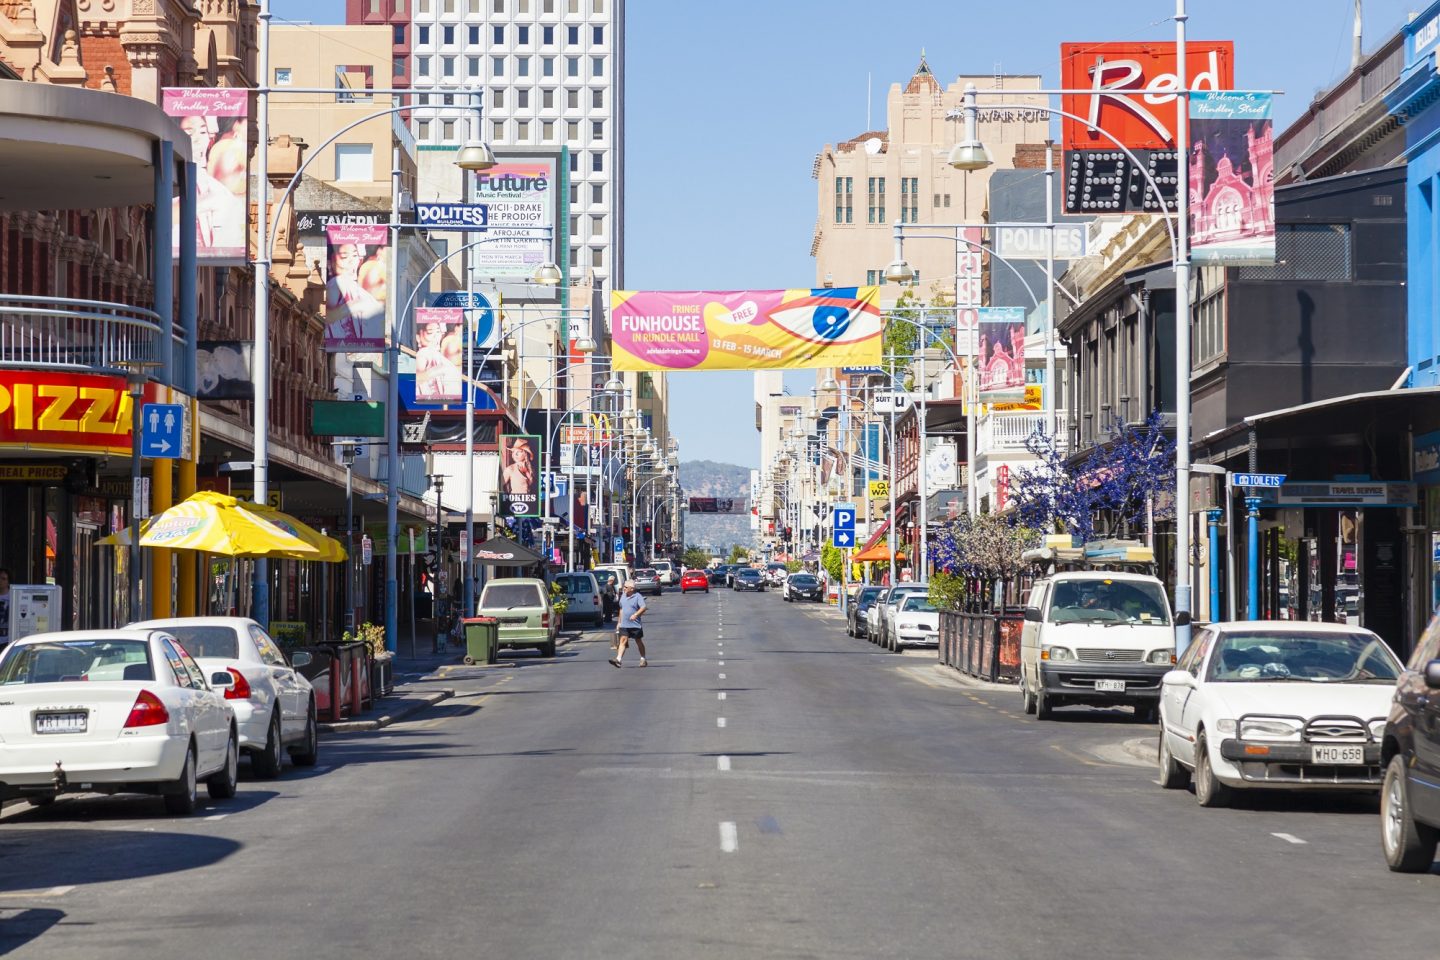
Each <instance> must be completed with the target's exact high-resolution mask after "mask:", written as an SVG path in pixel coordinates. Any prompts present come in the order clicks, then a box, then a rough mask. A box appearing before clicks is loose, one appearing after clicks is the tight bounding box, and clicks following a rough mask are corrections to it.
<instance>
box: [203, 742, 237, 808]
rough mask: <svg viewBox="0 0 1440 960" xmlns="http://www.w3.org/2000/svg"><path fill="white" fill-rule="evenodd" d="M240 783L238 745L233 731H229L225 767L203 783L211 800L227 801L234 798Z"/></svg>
mask: <svg viewBox="0 0 1440 960" xmlns="http://www.w3.org/2000/svg"><path fill="white" fill-rule="evenodd" d="M239 782H240V744H239V742H238V739H237V738H236V736H235V731H234V730H233V729H232V730H231V731H230V740H229V742H227V743H226V744H225V766H223V767H221V768H220V771H219V772H218V773H213V774H211V775H210V779H208V780H206V781H205V790H206V792H207V793H209V794H210V799H212V800H229V799H230V798H231V797H233V796H235V787H236V785H238V784H239Z"/></svg>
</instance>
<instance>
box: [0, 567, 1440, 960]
mask: <svg viewBox="0 0 1440 960" xmlns="http://www.w3.org/2000/svg"><path fill="white" fill-rule="evenodd" d="M646 620H647V628H648V633H649V635H650V643H649V646H650V650H649V652H650V655H651V661H650V666H649V667H647V668H645V669H640V668H639V667H638V665H637V658H636V657H635V655H634V653H633V652H632V653H631V654H630V658H629V660H628V662H627V663H626V664H625V666H624V667H623V668H622V669H620V670H616V669H614V668H613V667H611V666H609V665H607V664H606V662H605V661H606V658H607V657H608V656H610V650H609V648H608V644H607V642H606V638H607V636H608V634H602V633H597V632H590V633H588V634H586V635H585V637H584V638H583V639H581V640H579V641H577V642H572V643H570V644H569V645H567V646H565V647H562V648H561V650H560V651H559V655H558V656H557V657H556V658H554V659H552V660H546V659H541V658H538V657H536V656H535V655H534V654H532V653H529V652H526V653H519V654H515V655H514V656H513V660H514V661H515V662H516V663H517V664H518V666H516V667H513V668H499V669H495V668H491V669H481V668H456V669H454V670H451V671H448V674H447V676H445V677H444V678H443V683H444V684H445V685H447V686H453V687H455V688H456V689H457V691H458V695H457V697H456V698H455V699H454V700H451V701H446V702H444V703H442V704H441V705H439V706H437V707H434V708H432V709H431V710H429V711H428V712H426V713H423V714H421V715H419V716H418V717H417V718H415V719H414V720H413V721H410V722H407V723H403V724H399V725H397V726H394V727H391V728H388V729H387V730H384V731H380V732H379V733H377V734H357V735H349V736H344V737H336V738H331V739H328V740H326V741H324V743H323V746H322V759H321V766H319V767H318V768H316V769H315V770H313V771H301V770H294V769H287V771H286V773H285V776H284V777H283V778H282V779H280V780H278V781H269V782H265V781H257V780H253V779H244V780H243V782H242V784H241V792H240V794H239V796H238V797H237V798H236V799H235V800H232V801H226V802H209V803H208V804H207V805H206V807H205V809H204V810H203V811H202V812H201V813H200V814H199V815H198V816H196V817H194V818H174V817H168V816H166V815H164V813H163V812H162V810H161V808H160V805H159V801H158V800H154V799H146V798H109V797H104V798H80V799H72V800H64V801H61V802H59V803H57V804H55V805H53V806H52V807H49V808H46V809H30V808H25V807H20V808H11V809H10V810H8V811H7V812H6V814H5V815H4V817H3V819H0V953H4V952H6V951H11V952H12V955H13V956H15V957H43V958H45V960H64V958H86V960H93V958H96V957H141V956H143V957H146V958H153V960H158V958H172V957H173V958H180V957H187V958H188V957H195V956H203V957H207V958H213V957H245V958H247V960H249V958H256V957H278V958H289V957H306V958H321V957H356V956H364V957H403V958H411V957H443V958H446V960H454V958H457V957H471V956H483V957H497V958H521V957H544V958H569V957H595V958H630V957H637V958H657V960H660V958H664V960H672V958H732V957H733V958H750V957H766V958H768V957H787V958H788V957H824V958H834V957H854V958H877V957H964V958H970V957H974V958H1030V957H1035V958H1047V960H1052V958H1071V957H1077V958H1078V957H1106V958H1128V957H1137V958H1139V957H1143V958H1146V960H1154V958H1157V957H1184V958H1211V957H1214V958H1221V957H1243V958H1271V957H1277V958H1280V957H1283V958H1328V957H1335V958H1355V957H1380V956H1401V955H1405V954H1406V953H1411V954H1413V953H1414V952H1415V951H1414V948H1417V947H1423V946H1425V945H1432V946H1433V936H1434V929H1435V920H1434V910H1435V905H1436V903H1437V901H1440V871H1435V872H1432V873H1431V874H1429V875H1426V876H1421V877H1401V876H1396V875H1392V874H1390V873H1388V872H1387V871H1386V870H1385V868H1384V865H1383V863H1382V861H1381V858H1380V853H1379V849H1378V837H1377V831H1378V822H1377V815H1376V812H1375V803H1374V801H1373V800H1370V799H1366V798H1359V799H1346V798H1334V797H1299V796H1295V795H1279V796H1274V795H1272V796H1268V797H1263V798H1256V799H1249V800H1244V801H1243V802H1242V804H1241V806H1240V808H1239V809H1222V810H1202V809H1200V808H1199V807H1198V806H1197V805H1196V803H1195V801H1194V798H1193V796H1191V795H1190V794H1189V793H1188V792H1182V791H1176V792H1169V791H1163V790H1161V789H1160V788H1159V787H1158V786H1156V784H1155V782H1154V772H1153V770H1152V769H1151V767H1150V766H1149V765H1146V764H1144V763H1142V762H1141V761H1140V760H1137V759H1135V758H1133V757H1132V756H1131V753H1132V752H1133V749H1134V747H1135V744H1134V743H1133V742H1132V744H1131V750H1130V751H1127V749H1126V748H1125V744H1126V742H1127V741H1136V740H1137V739H1138V738H1142V737H1151V736H1153V729H1154V728H1153V727H1146V726H1141V725H1139V724H1137V723H1135V722H1134V721H1133V720H1131V719H1130V717H1129V716H1128V715H1126V714H1125V713H1124V712H1122V711H1114V712H1104V711H1090V710H1084V709H1077V710H1065V711H1062V712H1061V716H1062V717H1063V718H1064V719H1062V720H1061V721H1059V722H1054V723H1041V722H1038V721H1036V720H1035V719H1034V718H1030V717H1024V716H1021V715H1020V711H1019V696H1018V695H1017V694H1016V693H1014V692H1013V691H1011V690H994V689H982V688H977V687H972V686H967V685H965V684H962V683H960V682H959V681H957V680H955V679H952V677H953V674H949V673H947V672H945V671H942V670H940V669H938V668H936V667H935V666H934V665H933V654H932V653H929V652H926V653H920V652H913V653H910V654H906V655H904V656H896V655H894V654H888V653H884V652H882V651H880V650H879V648H877V647H874V646H871V645H869V644H867V643H865V642H864V641H860V640H852V639H850V638H848V637H846V636H845V633H844V627H843V623H842V622H841V621H840V620H839V618H838V616H837V615H836V614H835V612H834V611H833V610H824V609H822V608H819V607H817V606H815V605H805V606H801V605H798V604H786V603H782V602H781V600H780V598H779V597H778V596H776V595H774V594H771V593H765V594H759V595H756V594H738V595H737V594H733V593H731V592H729V591H727V590H723V589H718V590H715V591H714V592H712V593H710V594H691V595H689V596H680V595H679V594H676V593H673V592H667V593H666V594H665V596H663V597H661V598H658V599H655V600H651V601H650V614H649V615H648V616H647V618H646ZM437 682H440V681H437ZM243 774H244V769H243V766H242V775H243ZM1407 948H1410V949H1409V950H1407Z"/></svg>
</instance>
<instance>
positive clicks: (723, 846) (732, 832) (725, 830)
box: [720, 820, 740, 853]
mask: <svg viewBox="0 0 1440 960" xmlns="http://www.w3.org/2000/svg"><path fill="white" fill-rule="evenodd" d="M739 848H740V832H739V831H738V830H736V829H735V821H733V820H724V821H721V823H720V852H721V853H734V852H735V851H736V850H738V849H739Z"/></svg>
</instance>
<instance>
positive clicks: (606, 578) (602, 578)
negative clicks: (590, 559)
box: [591, 570, 619, 586]
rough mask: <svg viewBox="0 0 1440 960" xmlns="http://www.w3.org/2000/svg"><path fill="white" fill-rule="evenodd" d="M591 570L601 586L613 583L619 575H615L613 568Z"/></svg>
mask: <svg viewBox="0 0 1440 960" xmlns="http://www.w3.org/2000/svg"><path fill="white" fill-rule="evenodd" d="M591 572H592V573H593V574H594V575H595V579H596V580H598V581H599V582H600V584H601V585H602V586H609V585H610V584H612V583H614V582H615V581H616V580H618V579H619V577H618V576H616V574H615V571H614V570H593V571H591Z"/></svg>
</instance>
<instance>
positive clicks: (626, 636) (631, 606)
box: [610, 580, 648, 667]
mask: <svg viewBox="0 0 1440 960" xmlns="http://www.w3.org/2000/svg"><path fill="white" fill-rule="evenodd" d="M643 616H645V601H644V599H643V598H642V597H641V596H640V594H638V593H636V592H635V581H634V580H628V581H626V583H625V595H624V596H622V597H621V598H620V625H619V626H618V627H616V628H615V632H616V633H618V634H619V635H620V646H619V648H618V649H617V650H616V651H615V659H614V660H611V661H610V666H612V667H618V666H620V661H621V660H622V659H624V657H625V647H626V645H627V644H628V643H629V642H630V641H631V640H634V641H635V648H636V649H637V650H639V651H640V666H642V667H644V666H648V664H647V663H646V661H645V627H644V624H642V623H641V622H640V618H641V617H643Z"/></svg>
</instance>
